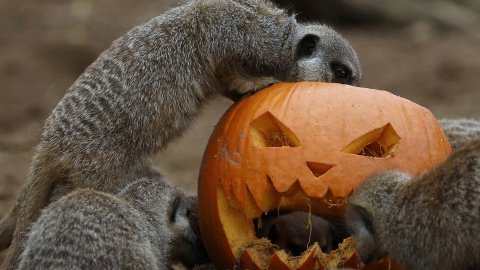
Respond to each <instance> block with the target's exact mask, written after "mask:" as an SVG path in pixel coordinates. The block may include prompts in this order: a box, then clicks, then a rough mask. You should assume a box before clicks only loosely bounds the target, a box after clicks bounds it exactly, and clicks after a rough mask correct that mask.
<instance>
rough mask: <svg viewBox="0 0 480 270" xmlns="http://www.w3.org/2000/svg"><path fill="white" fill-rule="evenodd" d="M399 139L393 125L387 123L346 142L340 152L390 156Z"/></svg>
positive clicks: (379, 156) (393, 154)
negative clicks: (348, 142)
mask: <svg viewBox="0 0 480 270" xmlns="http://www.w3.org/2000/svg"><path fill="white" fill-rule="evenodd" d="M400 140H401V138H400V136H398V134H397V132H396V131H395V129H394V128H393V126H392V125H391V124H390V123H388V124H386V125H385V126H383V127H381V128H377V129H374V130H372V131H369V132H367V133H366V134H364V135H362V136H361V137H360V138H358V139H356V140H355V141H353V142H351V143H350V144H348V145H347V146H346V147H345V148H344V149H343V150H342V152H344V153H349V154H354V155H359V156H368V157H376V158H391V157H393V156H395V153H396V151H397V148H398V144H399V143H400Z"/></svg>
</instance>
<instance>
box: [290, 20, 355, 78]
mask: <svg viewBox="0 0 480 270" xmlns="http://www.w3.org/2000/svg"><path fill="white" fill-rule="evenodd" d="M299 29H300V30H299V31H298V33H297V47H296V63H297V72H296V78H294V80H296V81H318V82H330V83H341V84H350V85H353V86H358V85H359V84H360V81H361V79H362V69H361V66H360V62H359V60H358V57H357V54H356V53H355V50H354V49H353V48H352V46H351V45H350V44H349V43H348V41H347V40H346V39H344V38H343V37H342V36H341V35H340V34H339V33H337V32H336V31H334V30H333V29H332V28H330V27H328V26H324V25H305V26H303V27H299Z"/></svg>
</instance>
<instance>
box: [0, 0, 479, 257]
mask: <svg viewBox="0 0 480 270" xmlns="http://www.w3.org/2000/svg"><path fill="white" fill-rule="evenodd" d="M175 2H176V1H174V0H168V1H146V0H135V1H134V0H116V1H113V0H98V1H93V0H74V1H60V0H44V1H33V0H27V1H15V0H6V1H2V2H0V217H2V216H3V215H4V214H5V213H6V212H7V211H8V209H9V208H10V207H11V206H12V205H13V203H14V201H15V199H16V195H17V193H18V192H19V190H20V189H21V187H22V185H23V182H24V179H25V176H26V174H27V170H28V166H29V163H30V160H31V156H32V150H33V147H34V146H35V145H36V144H37V143H38V141H39V135H40V129H41V127H42V125H43V121H44V120H45V118H46V117H47V115H48V114H49V112H50V111H51V110H52V109H53V107H54V106H55V105H56V103H57V102H58V101H59V100H60V98H61V97H62V96H63V94H64V92H65V90H66V89H67V88H68V87H69V86H70V85H71V84H72V83H73V81H74V80H75V79H76V78H77V77H78V76H79V75H80V74H81V72H82V71H83V70H84V68H85V67H86V66H87V65H88V64H89V63H90V62H92V61H93V60H94V59H95V57H96V56H97V55H98V54H99V53H100V52H101V51H102V50H104V49H106V48H107V47H108V46H109V44H110V43H111V42H112V41H113V40H114V39H115V38H117V37H118V36H120V35H122V34H123V33H125V32H126V31H127V30H128V29H130V28H131V27H132V26H134V25H138V24H139V23H141V22H143V21H146V20H148V19H149V18H151V17H153V16H155V15H157V14H160V13H161V12H162V11H164V10H165V9H167V8H168V7H171V6H174V5H175ZM338 30H339V31H340V32H341V33H342V34H343V35H344V36H345V37H347V38H348V39H349V40H350V41H351V43H352V45H353V46H354V47H355V48H356V50H357V53H358V55H359V58H360V61H361V62H362V65H363V72H364V80H363V82H362V86H363V87H368V88H376V89H383V90H388V91H390V92H393V93H395V94H397V95H399V96H402V97H405V98H407V99H410V100H412V101H414V102H416V103H419V104H421V105H423V106H425V107H427V108H429V109H430V110H431V111H432V112H433V114H434V115H435V116H436V117H438V118H443V117H449V118H458V117H467V118H474V119H477V120H480V106H479V103H480V86H479V85H478V81H479V77H480V41H479V40H478V39H475V38H472V37H470V36H469V35H467V34H465V33H463V32H460V31H441V30H438V29H437V28H435V27H432V26H431V25H430V24H428V23H422V22H417V23H412V24H407V25H403V26H388V27H387V26H384V25H378V24H376V25H365V26H361V27H359V26H357V27H353V26H343V27H342V28H339V29H338ZM228 106H230V103H229V102H228V101H226V100H223V99H216V100H214V101H212V102H211V103H210V104H209V106H207V107H206V108H205V110H204V113H203V114H202V117H201V118H200V119H199V121H197V122H196V124H195V125H194V126H193V127H192V128H191V129H190V130H189V131H188V133H187V134H186V135H185V136H184V137H183V138H181V139H179V140H178V141H177V142H176V143H175V144H172V145H170V146H169V147H168V148H167V149H166V150H165V151H163V152H162V153H159V154H158V155H157V156H155V158H154V159H155V161H156V163H157V164H158V165H159V166H160V167H161V168H162V170H163V172H164V173H165V174H166V175H167V177H168V178H169V179H170V180H171V181H172V182H173V183H176V184H177V185H179V186H181V187H183V188H185V189H188V190H191V191H195V190H196V181H197V179H196V178H197V173H198V170H199V166H200V162H201V158H202V153H203V150H204V148H205V145H206V143H207V140H208V138H209V135H210V133H211V132H212V129H213V127H214V125H215V123H216V121H217V120H218V119H219V117H220V116H221V115H222V113H223V112H224V111H225V110H226V108H228ZM1 260H2V255H1V254H0V262H1Z"/></svg>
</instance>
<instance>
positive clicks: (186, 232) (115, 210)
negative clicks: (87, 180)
mask: <svg viewBox="0 0 480 270" xmlns="http://www.w3.org/2000/svg"><path fill="white" fill-rule="evenodd" d="M146 189H149V190H146ZM158 192H161V193H162V196H161V197H157V198H153V197H151V196H150V195H153V194H155V195H158ZM187 211H188V206H186V205H185V200H184V198H183V194H181V191H180V190H178V189H176V188H174V187H170V186H169V185H166V183H165V184H162V183H159V182H158V181H149V180H145V179H143V180H140V181H137V182H134V183H132V185H130V186H128V187H127V188H126V189H125V190H123V191H122V192H120V193H119V194H118V195H110V194H106V193H103V192H98V191H94V190H91V189H81V190H77V191H75V192H73V193H71V194H69V195H67V196H64V197H63V198H61V199H59V200H58V201H56V202H54V203H52V204H51V205H50V206H49V207H47V208H46V209H45V210H44V211H43V214H42V215H41V216H40V218H39V219H38V221H37V222H36V223H34V225H33V227H32V230H31V231H30V234H29V237H28V240H27V242H26V245H25V250H24V252H23V253H22V256H21V262H20V265H19V269H168V267H167V266H168V264H169V263H170V261H171V260H172V258H171V252H172V250H173V249H175V247H174V246H172V243H173V242H174V240H175V239H177V238H182V239H183V238H188V239H190V240H191V242H194V241H195V237H196V235H195V234H194V233H193V231H192V228H190V225H189V221H188V217H187V216H186V214H187ZM182 255H183V254H182Z"/></svg>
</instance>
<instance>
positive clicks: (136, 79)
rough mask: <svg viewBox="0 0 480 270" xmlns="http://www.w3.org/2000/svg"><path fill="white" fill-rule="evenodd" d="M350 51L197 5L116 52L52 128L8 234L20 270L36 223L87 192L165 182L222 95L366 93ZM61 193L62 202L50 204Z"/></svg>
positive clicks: (253, 0) (258, 0)
mask: <svg viewBox="0 0 480 270" xmlns="http://www.w3.org/2000/svg"><path fill="white" fill-rule="evenodd" d="M361 76H362V74H361V68H360V64H359V61H358V58H357V55H356V53H355V51H354V50H353V48H352V47H351V46H350V44H349V43H348V42H347V41H346V40H345V39H344V38H343V37H341V36H340V35H339V34H338V33H337V32H335V31H334V30H332V29H331V28H330V27H327V26H324V25H319V24H302V23H298V22H297V21H296V19H295V17H294V16H289V15H287V13H286V11H284V10H281V9H278V8H277V7H275V6H274V5H273V4H271V3H269V2H268V1H262V0H203V1H199V0H191V1H187V2H186V3H184V4H183V5H181V6H179V7H176V8H173V9H171V10H169V11H167V12H166V13H164V14H163V15H160V16H158V17H156V18H153V19H152V20H150V21H149V22H146V23H144V24H142V25H140V26H138V27H135V28H133V29H132V30H131V31H129V32H128V33H127V34H126V35H124V36H123V37H121V38H119V39H117V40H116V41H114V42H113V44H112V46H111V47H110V48H109V49H107V50H106V51H104V52H103V53H102V54H101V55H100V56H99V57H98V59H97V60H95V61H94V62H93V63H92V64H91V65H90V66H89V67H88V68H87V69H86V70H85V72H84V73H83V74H82V75H81V76H80V77H79V78H78V80H77V81H76V82H75V83H74V84H73V85H72V87H71V88H70V89H69V90H68V91H67V93H66V94H65V96H64V97H63V98H62V100H61V101H60V102H59V104H58V105H57V106H56V108H55V109H54V110H53V112H52V113H51V114H50V116H49V117H48V119H47V120H46V123H45V126H44V129H43V133H42V137H41V142H40V144H39V145H38V146H37V147H36V150H35V154H34V157H33V162H32V166H31V168H30V173H29V176H28V179H27V182H26V184H25V188H24V189H23V190H22V192H21V194H20V197H19V200H18V202H17V204H16V205H15V206H14V208H13V209H12V211H11V212H10V213H9V214H8V215H7V216H6V217H4V218H3V219H2V222H1V224H0V249H5V248H7V247H9V246H10V249H9V251H8V253H7V258H6V259H5V261H4V263H3V265H2V267H3V268H6V269H15V268H16V265H17V263H18V256H19V255H20V253H21V251H22V245H23V242H24V241H25V240H26V235H27V234H28V231H29V228H30V226H31V224H32V223H33V222H34V221H35V220H36V219H37V218H38V217H39V216H40V213H41V209H43V208H44V207H46V206H47V205H48V204H49V203H50V202H51V201H53V200H55V199H56V198H58V197H61V196H62V195H65V194H67V193H69V192H71V191H73V190H74V189H77V188H92V189H95V190H99V191H104V192H109V193H116V192H118V191H119V190H120V189H122V188H124V187H125V186H126V185H127V184H128V183H130V182H132V181H134V180H135V179H138V178H141V177H157V176H159V175H161V173H160V172H159V171H158V170H157V169H156V168H155V167H152V165H151V163H150V161H149V157H150V156H152V155H153V154H155V153H157V152H158V151H160V150H161V149H163V148H164V147H165V145H166V144H167V143H169V142H170V141H172V140H174V139H176V138H178V137H179V136H180V135H181V134H182V133H183V132H184V131H185V129H186V128H187V127H188V126H189V125H190V124H191V122H192V121H193V120H194V119H195V117H196V116H197V115H198V114H199V112H200V110H201V108H202V107H203V105H204V104H205V103H207V102H208V100H210V99H211V98H212V97H213V96H215V95H223V96H225V97H228V98H231V99H232V100H238V99H239V98H241V97H242V96H244V95H247V94H249V93H252V92H255V91H257V90H259V89H262V88H263V87H265V86H268V85H269V84H272V83H274V82H278V81H289V82H296V81H324V82H336V83H345V84H352V85H358V83H359V81H360V79H361ZM52 194H54V195H55V197H53V198H52V197H51V195H52Z"/></svg>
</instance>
